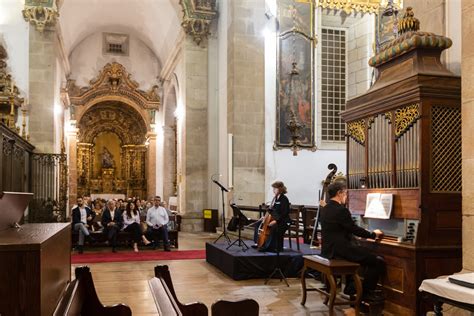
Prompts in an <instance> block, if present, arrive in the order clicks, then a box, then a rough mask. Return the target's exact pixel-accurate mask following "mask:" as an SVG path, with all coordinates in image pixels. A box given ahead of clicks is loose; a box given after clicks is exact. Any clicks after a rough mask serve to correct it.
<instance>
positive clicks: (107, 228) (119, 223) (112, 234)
mask: <svg viewBox="0 0 474 316" xmlns="http://www.w3.org/2000/svg"><path fill="white" fill-rule="evenodd" d="M111 215H112V214H111V211H110V209H109V208H108V207H107V208H106V209H105V210H104V212H103V213H102V221H101V223H102V226H103V227H104V234H105V235H106V236H107V240H108V241H109V242H110V243H111V245H112V249H113V251H114V252H115V247H116V246H117V234H118V233H119V232H120V230H121V229H122V227H123V216H122V212H121V211H120V210H119V208H118V207H116V208H115V211H114V215H113V218H112V216H111ZM111 222H114V224H113V225H109V223H111Z"/></svg>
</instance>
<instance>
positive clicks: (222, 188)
mask: <svg viewBox="0 0 474 316" xmlns="http://www.w3.org/2000/svg"><path fill="white" fill-rule="evenodd" d="M212 182H214V183H215V184H217V186H218V187H219V188H220V189H221V194H222V233H221V234H220V235H219V237H217V238H216V240H214V244H215V243H216V242H217V241H218V240H219V239H221V237H224V239H225V240H227V243H228V244H230V243H231V242H232V241H231V240H230V238H229V236H228V235H227V230H226V227H225V201H224V192H229V190H228V189H227V188H226V187H225V186H223V185H222V184H220V182H219V181H217V180H212Z"/></svg>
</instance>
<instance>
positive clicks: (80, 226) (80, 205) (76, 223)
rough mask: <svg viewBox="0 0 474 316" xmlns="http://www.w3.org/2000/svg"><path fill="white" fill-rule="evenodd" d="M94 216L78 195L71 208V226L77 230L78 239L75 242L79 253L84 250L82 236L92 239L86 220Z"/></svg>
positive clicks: (88, 220)
mask: <svg viewBox="0 0 474 316" xmlns="http://www.w3.org/2000/svg"><path fill="white" fill-rule="evenodd" d="M94 217H95V214H94V212H92V210H91V209H90V208H89V207H88V206H86V205H84V200H83V199H82V198H81V197H78V198H77V206H76V207H75V208H73V209H72V228H73V229H74V231H79V241H78V243H77V250H78V251H79V253H82V252H83V251H84V238H85V237H89V238H91V239H92V237H90V233H89V230H88V228H89V225H87V222H90V221H92V220H93V219H94Z"/></svg>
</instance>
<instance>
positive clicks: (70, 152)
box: [66, 128, 77, 216]
mask: <svg viewBox="0 0 474 316" xmlns="http://www.w3.org/2000/svg"><path fill="white" fill-rule="evenodd" d="M66 137H67V145H68V149H67V157H68V173H69V175H68V176H69V199H68V201H69V203H68V204H69V205H68V208H67V210H66V215H67V216H69V212H70V211H71V208H72V206H73V205H74V204H75V203H76V199H77V129H76V128H74V129H73V130H71V131H69V132H68V133H67V135H66Z"/></svg>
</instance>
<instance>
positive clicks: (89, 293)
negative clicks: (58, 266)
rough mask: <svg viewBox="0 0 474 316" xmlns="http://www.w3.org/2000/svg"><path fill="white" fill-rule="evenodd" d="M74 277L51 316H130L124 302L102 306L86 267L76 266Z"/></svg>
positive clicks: (129, 311)
mask: <svg viewBox="0 0 474 316" xmlns="http://www.w3.org/2000/svg"><path fill="white" fill-rule="evenodd" d="M75 274H76V279H75V280H73V281H72V282H71V283H69V285H68V286H67V288H66V291H65V292H64V294H63V296H62V297H61V300H60V301H59V303H58V305H57V306H56V309H55V311H54V313H53V316H79V315H88V316H131V315H132V311H131V310H130V307H128V306H126V305H124V304H117V305H114V306H104V305H103V304H102V303H101V302H100V300H99V298H98V297H97V292H96V291H95V286H94V281H93V280H92V274H91V272H90V270H89V268H88V267H77V268H76V270H75Z"/></svg>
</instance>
